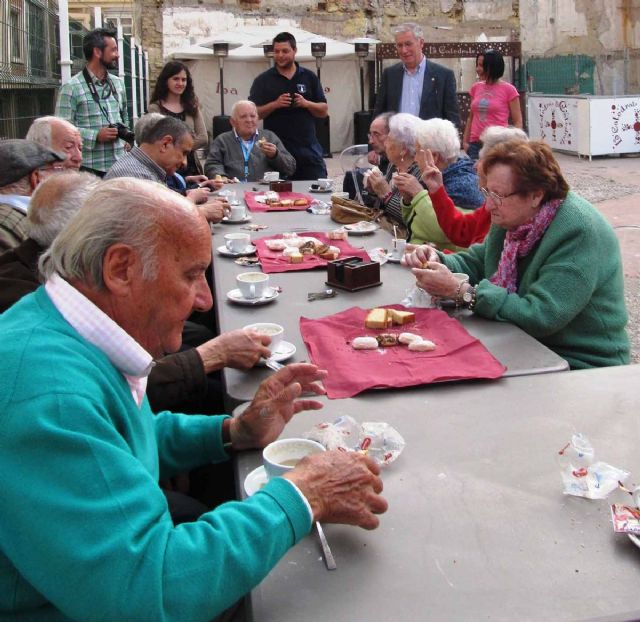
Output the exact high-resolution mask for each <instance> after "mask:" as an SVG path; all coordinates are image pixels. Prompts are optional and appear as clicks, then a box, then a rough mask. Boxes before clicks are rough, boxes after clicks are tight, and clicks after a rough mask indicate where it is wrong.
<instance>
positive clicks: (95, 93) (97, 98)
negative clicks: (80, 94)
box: [82, 67, 122, 125]
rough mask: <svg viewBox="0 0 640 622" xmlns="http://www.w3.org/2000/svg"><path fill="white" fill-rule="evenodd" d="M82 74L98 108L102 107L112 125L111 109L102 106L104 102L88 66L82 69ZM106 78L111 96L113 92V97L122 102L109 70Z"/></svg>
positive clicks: (101, 109) (101, 110)
mask: <svg viewBox="0 0 640 622" xmlns="http://www.w3.org/2000/svg"><path fill="white" fill-rule="evenodd" d="M82 75H83V76H84V79H85V82H86V83H87V86H88V87H89V92H90V93H91V97H92V98H93V101H94V102H96V104H98V108H100V112H101V113H102V115H103V116H104V118H105V119H106V120H107V123H108V124H109V125H111V116H110V115H109V111H108V109H107V110H105V109H104V108H103V107H102V104H101V103H100V96H99V95H98V91H97V90H96V85H95V84H94V83H93V80H92V79H91V76H90V75H89V72H88V71H87V68H86V67H85V68H84V69H83V70H82ZM106 79H107V84H108V85H109V89H110V91H111V93H110V94H109V96H111V94H113V97H114V98H115V100H116V102H117V103H118V105H119V104H120V98H119V97H118V91H116V87H115V86H114V84H113V82H111V80H109V73H108V72H107V78H106ZM121 115H122V112H121Z"/></svg>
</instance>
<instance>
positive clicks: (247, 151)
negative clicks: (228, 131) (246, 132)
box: [238, 134, 257, 182]
mask: <svg viewBox="0 0 640 622" xmlns="http://www.w3.org/2000/svg"><path fill="white" fill-rule="evenodd" d="M256 136H257V134H254V135H253V137H252V138H251V142H250V143H249V145H245V141H244V140H242V138H240V136H238V140H239V141H240V148H241V149H242V156H243V157H244V180H243V181H245V182H246V181H248V180H249V157H250V156H251V151H252V149H253V145H254V144H255V142H256Z"/></svg>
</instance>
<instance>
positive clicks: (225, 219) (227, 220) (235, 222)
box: [220, 214, 251, 225]
mask: <svg viewBox="0 0 640 622" xmlns="http://www.w3.org/2000/svg"><path fill="white" fill-rule="evenodd" d="M220 222H221V223H223V224H225V225H242V224H244V223H245V222H251V216H250V215H249V214H247V215H246V216H245V217H244V218H240V219H239V220H231V219H230V218H229V217H228V216H223V217H222V220H221V221H220Z"/></svg>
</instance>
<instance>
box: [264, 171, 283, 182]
mask: <svg viewBox="0 0 640 622" xmlns="http://www.w3.org/2000/svg"><path fill="white" fill-rule="evenodd" d="M272 181H280V173H279V172H278V171H265V172H264V176H263V177H262V179H261V180H260V183H261V184H270V183H271V182H272Z"/></svg>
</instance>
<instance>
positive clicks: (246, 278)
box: [227, 272, 280, 306]
mask: <svg viewBox="0 0 640 622" xmlns="http://www.w3.org/2000/svg"><path fill="white" fill-rule="evenodd" d="M236 283H237V285H238V288H237V289H232V290H231V291H230V292H227V298H228V299H229V300H230V301H231V302H235V303H236V304H240V305H249V306H257V305H264V304H267V303H269V302H272V301H273V300H275V299H276V298H277V297H278V295H279V293H280V292H279V291H278V289H277V288H275V287H270V286H269V275H268V274H264V273H263V272H243V273H242V274H239V275H238V276H237V277H236Z"/></svg>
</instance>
